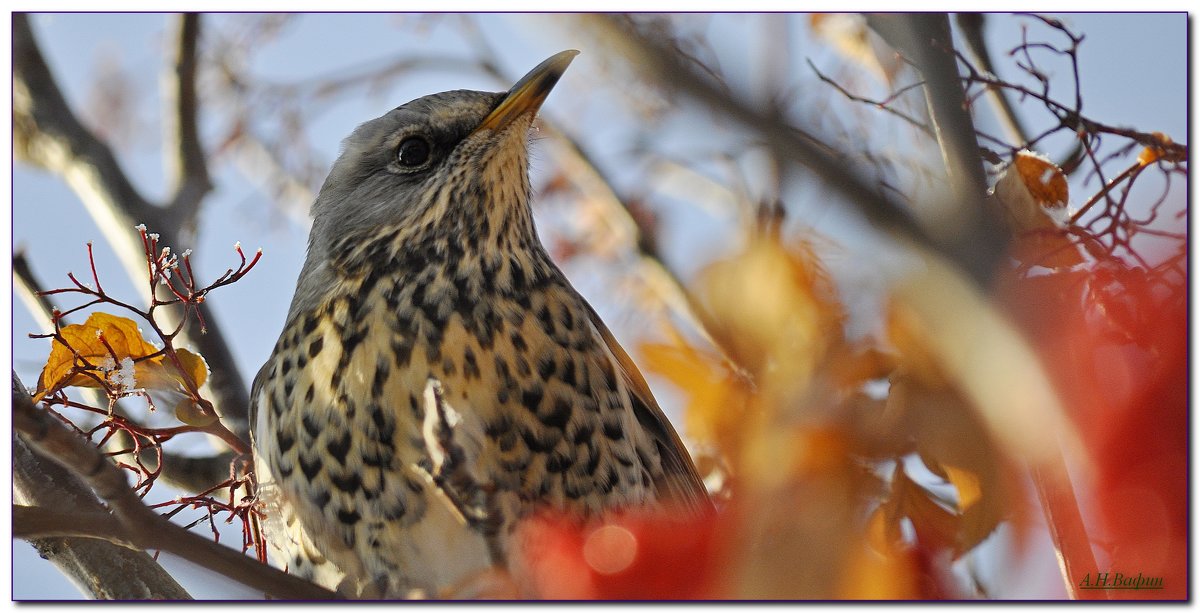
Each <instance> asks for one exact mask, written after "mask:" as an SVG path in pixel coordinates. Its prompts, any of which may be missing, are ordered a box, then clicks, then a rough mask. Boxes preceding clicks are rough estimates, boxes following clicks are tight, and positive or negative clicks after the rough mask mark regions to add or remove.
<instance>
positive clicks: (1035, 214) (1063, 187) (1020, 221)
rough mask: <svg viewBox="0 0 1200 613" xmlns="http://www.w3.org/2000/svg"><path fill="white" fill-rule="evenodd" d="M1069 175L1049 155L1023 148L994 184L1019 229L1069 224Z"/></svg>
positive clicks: (994, 196) (997, 197)
mask: <svg viewBox="0 0 1200 613" xmlns="http://www.w3.org/2000/svg"><path fill="white" fill-rule="evenodd" d="M1069 195H1070V194H1069V193H1068V190H1067V176H1066V174H1064V173H1063V171H1062V169H1060V168H1059V167H1058V166H1055V165H1054V163H1053V162H1051V161H1050V160H1047V159H1046V158H1045V157H1043V156H1041V155H1038V154H1036V153H1033V152H1030V151H1019V152H1017V154H1016V156H1014V157H1013V162H1012V164H1011V165H1009V166H1008V168H1006V169H1005V170H1004V173H1003V174H1001V175H1000V178H999V179H997V180H996V185H995V187H993V188H992V195H991V197H992V199H994V200H996V201H999V203H1000V204H1001V205H1002V206H1003V207H1004V209H1005V210H1006V211H1007V212H1008V220H1009V222H1010V223H1011V225H1012V226H1013V228H1014V229H1015V230H1017V231H1018V232H1025V231H1029V230H1040V229H1056V228H1060V227H1062V226H1063V225H1064V224H1065V221H1066V210H1067V209H1066V207H1067V202H1068V198H1069Z"/></svg>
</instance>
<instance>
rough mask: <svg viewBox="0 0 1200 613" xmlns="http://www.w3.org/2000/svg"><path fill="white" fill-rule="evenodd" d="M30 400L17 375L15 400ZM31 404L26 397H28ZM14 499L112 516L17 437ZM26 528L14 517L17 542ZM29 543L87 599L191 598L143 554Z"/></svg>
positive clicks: (33, 539)
mask: <svg viewBox="0 0 1200 613" xmlns="http://www.w3.org/2000/svg"><path fill="white" fill-rule="evenodd" d="M18 395H20V396H25V392H24V390H23V389H22V384H21V382H20V381H19V380H18V379H17V377H16V374H15V373H14V374H13V397H14V398H15V397H16V396H18ZM25 397H26V398H28V397H27V396H25ZM13 496H14V498H15V500H17V501H18V502H22V503H25V504H30V505H36V506H37V507H39V508H49V509H71V510H72V512H73V513H76V514H86V515H96V514H104V515H107V513H106V512H105V510H104V507H103V506H102V505H101V504H100V501H98V500H96V497H95V496H94V495H93V494H92V492H91V490H90V489H88V487H87V485H86V484H84V482H83V481H82V480H81V479H80V478H79V477H78V476H76V475H75V474H74V473H72V472H71V471H69V470H67V469H66V468H64V467H62V466H60V465H58V464H56V463H54V462H51V461H48V460H47V459H46V458H43V457H42V456H40V455H38V454H37V453H34V451H33V450H32V449H31V448H30V447H29V446H28V445H26V444H25V441H23V440H22V439H21V438H20V437H17V436H13ZM21 527H22V522H21V521H20V520H19V519H18V518H17V517H15V516H14V518H13V529H14V534H13V535H14V536H15V537H17V538H26V537H24V536H22V535H21V533H20V530H21ZM27 540H29V542H30V544H31V545H33V547H34V549H36V550H37V552H38V553H39V554H40V555H41V556H42V557H43V558H46V559H47V560H49V561H50V562H51V563H53V564H54V565H55V566H57V567H58V568H59V570H61V571H62V572H63V574H64V575H65V576H66V577H67V578H68V579H69V580H70V581H71V582H72V583H74V584H75V586H76V587H78V588H79V590H80V591H82V592H83V593H84V594H86V595H89V596H91V597H92V598H98V599H106V600H108V599H115V600H134V599H137V600H184V599H189V598H191V597H190V596H189V595H188V593H187V591H185V590H184V589H183V588H182V587H180V586H179V584H178V583H176V582H175V579H174V578H172V577H171V575H170V574H168V573H167V572H166V571H165V570H164V569H163V568H162V567H161V566H159V565H158V563H157V562H155V561H154V560H153V559H152V558H151V557H150V556H149V555H147V554H146V553H145V552H144V551H131V550H129V549H127V548H125V547H120V546H117V545H114V544H112V543H110V542H104V541H100V540H96V539H80V538H67V537H65V535H58V536H51V535H49V534H44V535H40V536H37V535H30V536H29V537H28V538H27Z"/></svg>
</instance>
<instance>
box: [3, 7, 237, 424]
mask: <svg viewBox="0 0 1200 613" xmlns="http://www.w3.org/2000/svg"><path fill="white" fill-rule="evenodd" d="M182 30H183V32H182V34H186V33H187V32H191V31H193V30H192V29H190V28H188V27H184V28H182ZM195 35H196V34H195V33H193V34H191V35H189V36H195ZM192 44H193V45H194V41H193V43H192ZM185 46H186V45H185ZM192 99H193V101H194V96H193V97H192ZM191 116H192V118H193V119H194V113H192V114H191ZM193 129H194V126H193ZM13 140H14V150H15V153H16V157H17V158H18V159H21V160H23V161H26V162H28V163H30V164H34V165H37V166H40V167H42V168H45V169H46V170H49V171H51V172H54V173H56V174H58V175H60V176H62V177H63V178H64V179H65V180H66V182H67V183H68V184H69V185H70V186H71V188H72V189H73V190H74V191H75V192H76V193H77V194H78V195H79V197H80V199H81V200H82V201H83V203H84V205H85V206H86V207H87V210H88V212H89V213H90V214H91V215H92V218H93V220H95V222H96V224H97V226H99V228H100V230H101V231H102V232H103V233H104V235H105V236H106V237H107V238H108V240H109V242H110V243H111V244H112V246H113V249H114V250H115V251H116V252H117V255H118V257H120V258H121V261H122V263H123V264H124V266H125V269H126V272H127V273H128V274H129V275H130V277H131V278H132V279H133V281H134V286H135V287H140V286H141V284H142V283H144V282H145V276H144V275H145V266H146V260H145V251H144V245H143V243H142V238H141V235H140V234H139V233H138V232H136V231H135V229H134V226H135V225H137V224H140V223H141V224H146V225H147V226H149V227H151V228H153V229H154V231H155V232H158V233H159V234H160V236H161V240H160V244H163V245H171V246H175V247H178V246H179V243H178V238H179V237H178V230H179V219H177V218H174V217H173V216H172V215H171V214H170V213H169V211H170V209H164V208H162V207H158V206H154V205H152V204H150V203H149V202H148V201H147V200H145V199H144V198H143V197H142V196H141V195H140V194H139V193H138V192H137V190H136V189H135V188H134V187H133V185H132V183H130V181H129V178H128V176H127V175H126V174H125V172H124V171H123V170H122V169H121V167H120V165H119V163H118V162H117V160H116V158H115V157H114V155H113V153H112V150H111V149H109V148H108V146H106V145H105V144H104V143H102V142H101V141H100V140H99V139H97V138H96V136H95V135H94V134H93V133H92V132H91V131H89V130H88V129H87V128H85V127H84V126H83V125H82V124H81V123H80V122H79V120H78V118H77V117H76V116H75V114H74V113H73V112H72V111H71V109H70V107H69V106H68V105H67V102H66V100H65V99H64V98H63V95H62V92H61V91H59V88H58V85H57V84H56V81H55V79H54V76H53V75H52V74H51V73H50V69H49V67H48V66H47V65H46V62H45V60H44V59H43V57H42V53H41V50H40V49H39V48H38V45H37V41H36V40H35V38H34V35H33V31H32V29H31V28H30V25H29V17H28V15H26V14H21V13H16V14H14V15H13ZM191 146H192V145H187V147H191ZM195 146H196V147H198V146H199V145H198V144H196V145H195ZM205 182H207V179H205ZM185 183H186V181H185ZM197 184H198V183H197ZM197 309H198V311H199V313H200V315H201V317H203V319H204V320H205V321H206V322H207V327H208V331H207V333H205V334H200V333H199V331H198V326H196V325H195V321H194V320H193V321H192V322H189V325H188V326H187V327H186V328H185V330H184V334H183V338H184V342H186V343H188V344H190V345H191V346H193V347H195V348H196V349H197V350H198V351H199V353H200V354H201V355H203V356H204V359H205V360H206V361H207V362H208V364H209V366H210V367H211V370H212V376H211V378H210V380H209V384H208V385H209V387H210V389H211V390H212V392H213V396H214V399H215V401H216V403H215V404H216V406H217V408H218V411H219V412H220V414H221V415H222V416H223V417H225V418H226V419H227V420H228V421H229V424H230V426H231V428H232V429H233V431H234V432H235V433H237V434H238V435H239V436H243V437H244V436H245V434H246V433H247V432H248V431H249V425H248V422H247V417H246V416H247V400H246V399H247V388H246V384H245V381H244V380H243V379H242V376H241V373H240V372H239V371H238V369H237V366H236V362H235V361H234V359H233V353H232V351H231V350H230V348H229V345H228V343H226V342H225V338H224V336H223V335H222V333H221V330H220V328H219V327H218V325H217V321H216V318H215V317H214V316H213V314H212V312H211V310H210V309H209V308H208V306H207V305H198V306H197ZM176 317H177V315H176V314H175V313H171V312H167V313H164V319H165V320H171V319H174V321H167V322H166V325H167V327H172V328H173V327H174V324H175V323H176V322H177V321H178V320H177V319H175V318H176Z"/></svg>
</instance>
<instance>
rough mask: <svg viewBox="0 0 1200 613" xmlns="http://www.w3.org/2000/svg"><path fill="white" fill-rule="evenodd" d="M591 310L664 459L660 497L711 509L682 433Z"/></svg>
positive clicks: (700, 509) (635, 407)
mask: <svg viewBox="0 0 1200 613" xmlns="http://www.w3.org/2000/svg"><path fill="white" fill-rule="evenodd" d="M585 304H586V303H585ZM587 309H588V315H589V316H590V318H591V320H592V325H594V326H596V329H597V330H599V331H600V336H601V337H602V338H603V339H604V344H605V345H608V349H609V351H612V353H613V355H614V356H615V357H616V358H617V364H618V365H619V366H620V367H621V375H622V376H623V377H625V385H626V387H628V388H629V392H630V394H629V395H630V398H631V399H632V400H633V412H634V415H636V416H637V419H638V422H639V423H641V424H642V427H643V428H645V430H646V432H648V433H649V434H650V436H651V437H652V438H653V439H654V444H655V445H656V446H657V447H658V453H659V456H661V458H662V466H663V477H662V480H661V481H659V482H658V483H656V484H655V485H656V486H657V487H658V491H659V493H660V496H662V497H663V498H665V499H666V500H669V501H671V502H675V503H677V504H683V505H685V506H686V507H687V508H688V509H689V510H691V511H693V512H697V513H701V512H708V511H711V510H712V508H713V506H712V501H711V500H710V499H709V497H708V490H706V489H705V488H704V482H703V481H701V480H700V474H699V473H698V472H696V465H695V464H693V463H692V458H691V456H689V455H688V452H687V449H685V448H684V446H683V441H681V440H679V434H677V433H676V432H675V428H673V427H671V422H670V421H668V420H667V416H666V415H663V412H662V409H661V408H659V406H658V402H656V401H655V400H654V395H653V394H651V393H650V386H649V385H647V384H646V379H645V378H643V377H642V373H641V372H640V371H638V368H637V365H636V364H634V363H633V360H632V359H631V358H630V357H629V354H628V353H625V349H623V348H622V347H621V345H620V344H619V343H618V342H617V339H616V337H614V336H613V334H612V332H611V331H609V329H608V326H606V325H604V322H603V321H601V320H600V316H599V315H597V314H596V311H595V310H594V309H592V307H591V305H587Z"/></svg>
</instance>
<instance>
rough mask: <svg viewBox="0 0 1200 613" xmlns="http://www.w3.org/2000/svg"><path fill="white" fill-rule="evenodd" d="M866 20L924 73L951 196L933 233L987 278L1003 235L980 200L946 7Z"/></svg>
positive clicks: (977, 161)
mask: <svg viewBox="0 0 1200 613" xmlns="http://www.w3.org/2000/svg"><path fill="white" fill-rule="evenodd" d="M867 22H868V23H869V24H870V26H871V28H872V29H873V30H875V31H876V32H878V33H879V34H880V36H882V37H883V38H884V39H885V40H886V41H887V42H888V44H890V45H892V46H893V47H895V48H897V49H899V50H900V51H901V53H903V54H904V55H905V56H907V57H909V58H911V59H912V60H913V62H914V64H915V65H916V67H917V69H918V70H920V71H921V75H922V76H923V77H924V81H925V98H926V101H927V103H928V106H929V115H930V120H931V123H932V125H933V130H934V134H935V135H936V136H937V139H938V144H939V146H940V147H941V151H942V160H943V161H944V162H945V165H946V174H947V176H948V179H949V184H950V189H951V194H950V195H951V196H952V197H953V201H952V202H953V206H951V207H947V208H946V209H945V212H944V214H943V215H941V216H940V218H939V219H938V227H937V228H936V229H935V230H934V233H935V234H936V236H937V238H938V240H939V242H942V243H944V244H948V245H949V246H951V249H952V251H953V252H955V253H957V254H958V256H959V257H958V258H957V259H958V262H959V264H961V265H964V266H966V268H967V269H968V270H970V271H972V274H973V276H975V277H976V278H977V279H979V280H986V279H988V278H989V277H990V276H991V274H992V273H993V272H995V270H996V264H997V263H998V262H999V261H1000V259H1001V258H1002V257H1003V256H1004V253H1005V247H1006V244H1007V236H1006V233H1005V232H1004V230H1003V227H1004V226H1003V220H1002V219H1001V218H1000V217H999V215H998V213H997V212H995V211H994V210H993V208H991V207H987V206H985V205H984V201H983V197H984V194H985V193H986V191H987V179H986V177H984V174H983V160H982V159H981V158H980V154H979V142H978V141H977V140H976V139H975V125H974V123H973V122H972V121H971V114H970V112H969V110H968V109H969V106H970V105H969V104H968V103H967V97H966V93H965V92H964V91H963V87H962V80H961V79H960V78H959V75H958V62H957V59H956V56H955V53H954V41H953V39H952V38H951V34H950V18H949V17H948V16H947V15H946V14H945V13H889V14H883V15H878V14H873V15H869V16H868V17H867Z"/></svg>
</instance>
